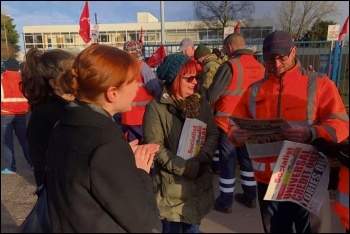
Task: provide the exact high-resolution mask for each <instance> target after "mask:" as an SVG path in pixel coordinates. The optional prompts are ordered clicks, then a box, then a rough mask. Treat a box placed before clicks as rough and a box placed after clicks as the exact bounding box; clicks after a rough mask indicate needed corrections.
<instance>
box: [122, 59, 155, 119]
mask: <svg viewBox="0 0 350 234" xmlns="http://www.w3.org/2000/svg"><path fill="white" fill-rule="evenodd" d="M139 64H140V68H141V67H142V61H140V62H139ZM136 82H137V85H138V86H139V89H138V90H137V93H136V96H135V98H134V100H133V102H132V104H131V105H132V107H131V110H129V111H127V112H123V113H121V121H122V124H124V125H142V120H143V115H144V113H145V110H146V105H147V103H149V102H150V101H152V100H153V98H154V96H153V95H152V94H151V93H150V92H149V91H148V90H147V88H146V86H145V84H144V82H143V77H142V74H141V73H140V75H139V77H138V78H137V80H136Z"/></svg>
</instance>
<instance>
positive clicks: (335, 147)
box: [311, 138, 349, 168]
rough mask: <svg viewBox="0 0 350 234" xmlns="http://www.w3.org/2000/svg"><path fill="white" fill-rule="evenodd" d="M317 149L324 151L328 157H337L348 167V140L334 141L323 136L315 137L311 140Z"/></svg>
mask: <svg viewBox="0 0 350 234" xmlns="http://www.w3.org/2000/svg"><path fill="white" fill-rule="evenodd" d="M311 145H313V146H314V147H315V148H316V149H317V150H318V151H320V152H322V153H324V154H325V155H326V156H327V157H329V158H337V159H338V160H339V162H340V163H341V164H342V165H343V166H345V167H346V168H349V141H348V140H346V141H343V142H340V143H335V142H332V141H327V140H325V139H324V138H317V139H315V140H314V141H312V142H311Z"/></svg>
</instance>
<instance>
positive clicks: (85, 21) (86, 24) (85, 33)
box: [79, 1, 91, 43]
mask: <svg viewBox="0 0 350 234" xmlns="http://www.w3.org/2000/svg"><path fill="white" fill-rule="evenodd" d="M79 25H80V30H79V35H80V36H81V37H82V38H83V40H84V41H85V43H89V42H90V41H91V38H90V13H89V4H88V1H86V2H85V6H84V9H83V11H82V12H81V15H80V21H79Z"/></svg>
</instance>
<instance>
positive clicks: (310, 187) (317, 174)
mask: <svg viewBox="0 0 350 234" xmlns="http://www.w3.org/2000/svg"><path fill="white" fill-rule="evenodd" d="M326 166H327V161H326V159H325V158H323V157H319V159H318V161H317V162H316V165H315V167H314V170H313V172H312V175H311V178H310V179H309V183H308V184H307V189H306V191H305V193H304V196H303V200H302V202H301V204H302V205H303V206H305V207H308V205H309V202H310V201H311V199H312V197H313V195H314V192H315V190H316V187H317V185H318V182H319V181H320V179H321V177H322V174H323V172H324V171H325V168H326Z"/></svg>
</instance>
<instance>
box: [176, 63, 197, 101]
mask: <svg viewBox="0 0 350 234" xmlns="http://www.w3.org/2000/svg"><path fill="white" fill-rule="evenodd" d="M187 74H198V70H197V62H195V61H193V60H192V59H190V60H188V61H186V62H185V63H184V65H183V66H182V67H181V69H180V71H179V72H178V73H177V75H176V77H175V79H174V81H173V84H172V86H171V91H172V93H173V94H174V95H175V96H179V95H180V93H181V91H182V90H181V85H180V84H181V79H182V77H184V76H185V75H187Z"/></svg>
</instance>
